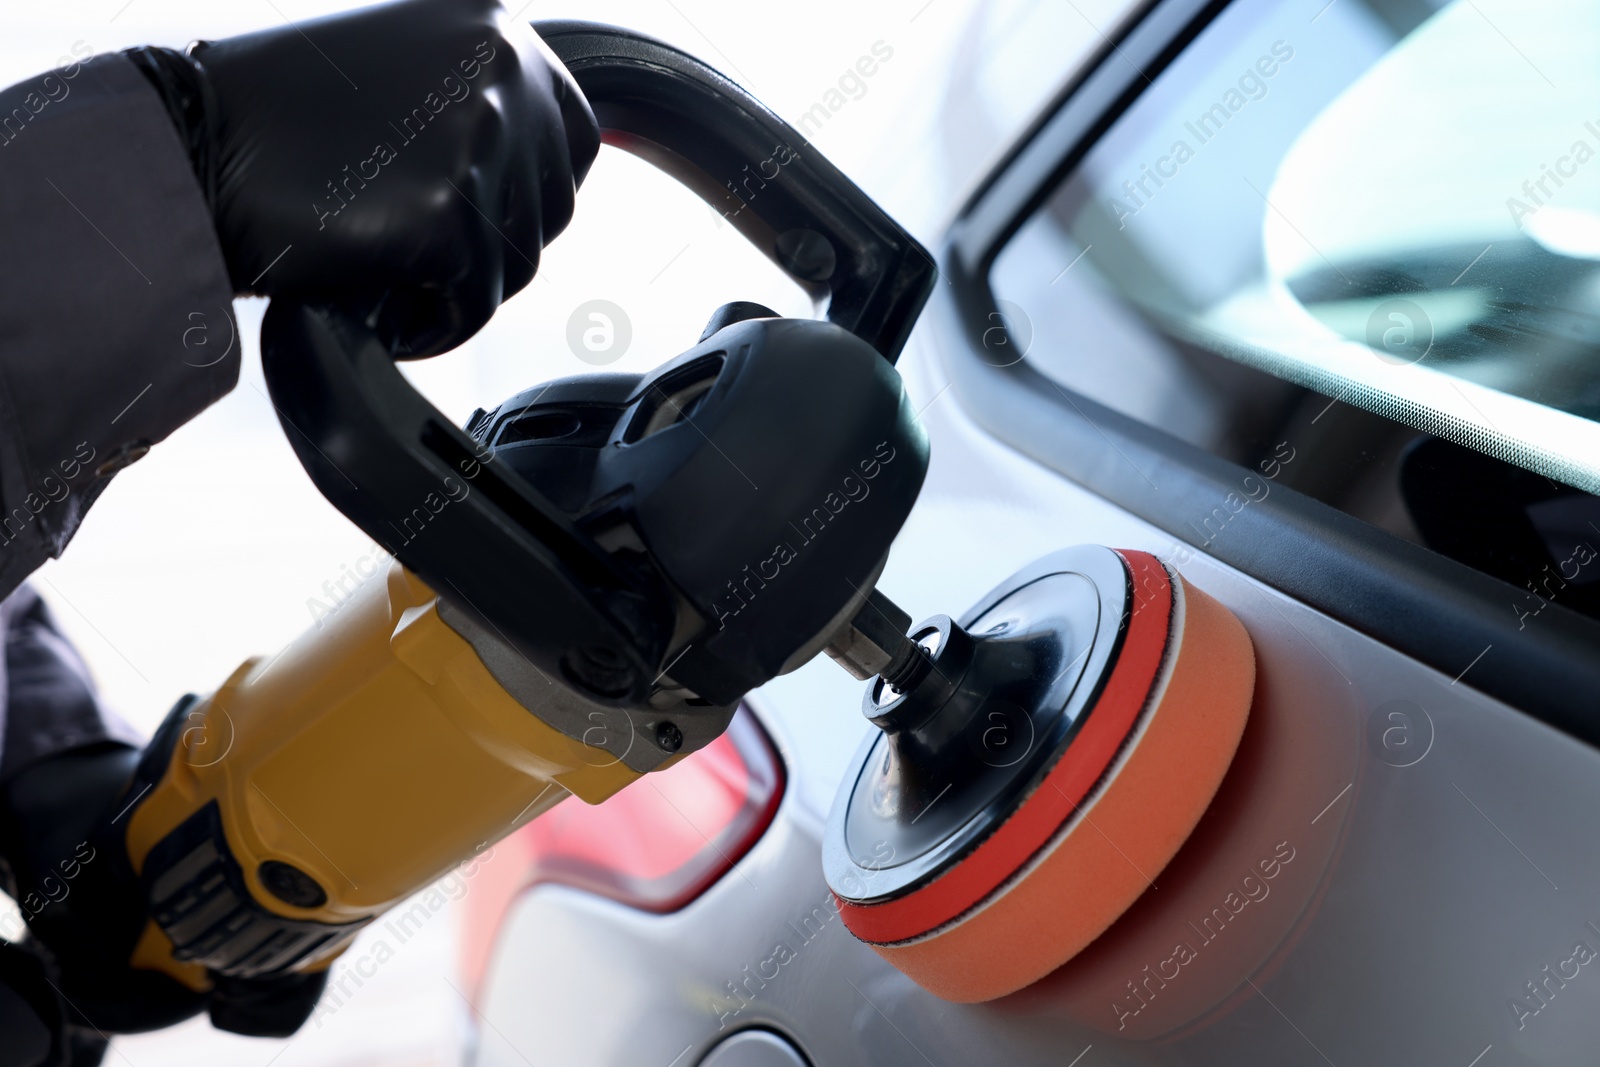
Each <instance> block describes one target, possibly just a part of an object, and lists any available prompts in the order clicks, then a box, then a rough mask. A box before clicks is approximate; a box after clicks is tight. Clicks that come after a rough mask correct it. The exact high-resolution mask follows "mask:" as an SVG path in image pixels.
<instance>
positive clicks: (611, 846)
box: [461, 707, 784, 990]
mask: <svg viewBox="0 0 1600 1067" xmlns="http://www.w3.org/2000/svg"><path fill="white" fill-rule="evenodd" d="M783 786H784V777H783V764H782V762H781V761H780V760H779V758H778V754H777V751H776V750H775V749H774V748H773V747H772V742H771V741H769V740H768V739H767V735H766V733H765V731H763V730H762V728H761V726H760V724H759V723H757V722H756V719H755V716H754V715H752V714H751V713H750V711H749V709H747V708H743V707H741V708H740V709H739V710H738V711H737V712H736V713H735V714H734V717H733V722H732V723H731V724H730V725H729V726H728V729H727V731H726V732H725V733H723V735H722V736H721V737H719V738H717V739H716V740H715V741H713V742H711V744H709V745H707V746H706V747H705V748H703V749H701V750H700V751H698V752H695V753H692V754H691V755H689V756H686V757H685V758H684V759H683V760H682V761H681V762H679V763H678V764H676V765H675V766H673V767H669V768H668V769H666V770H664V771H657V772H655V773H653V774H648V775H645V776H644V777H643V778H641V779H639V780H638V781H637V782H634V783H633V784H632V785H630V786H628V787H627V788H626V789H624V790H622V792H620V793H618V794H617V795H616V796H614V797H612V798H611V799H609V800H607V801H606V802H605V803H603V804H597V805H593V806H590V805H588V804H584V803H581V802H579V801H576V800H570V799H569V800H566V801H563V802H562V803H561V804H558V805H557V806H556V807H555V808H553V809H551V810H550V811H548V812H546V813H545V814H543V815H541V816H540V817H539V818H537V819H535V820H534V821H533V822H531V823H529V824H528V825H527V826H524V827H523V828H522V829H520V830H518V831H517V832H516V833H514V834H512V835H511V836H510V837H508V838H506V839H505V840H504V841H502V842H500V843H499V844H497V845H495V846H494V851H493V855H491V856H489V857H488V858H487V859H484V860H482V861H480V862H479V864H478V869H477V870H476V872H475V873H474V875H473V877H472V882H471V888H470V890H469V893H468V896H467V899H466V904H467V906H466V908H465V909H464V913H465V914H464V919H463V931H462V949H461V956H462V959H461V964H462V974H463V976H464V977H465V978H466V979H467V981H468V983H469V984H470V985H471V987H472V988H473V989H474V990H476V988H477V987H478V985H479V983H480V982H481V980H482V978H483V974H484V970H485V968H486V967H487V966H488V961H489V954H490V951H491V950H492V948H493V945H494V941H495V938H496V937H497V936H498V933H499V929H500V923H501V920H502V919H503V918H504V917H505V913H506V911H507V909H508V908H509V907H510V905H511V902H512V901H513V900H514V899H516V897H517V896H518V895H519V894H520V893H522V892H523V891H524V890H527V889H530V888H532V887H533V886H535V885H540V884H545V883H554V884H559V885H568V886H573V887H575V888H578V889H583V890H587V891H589V892H591V893H596V894H599V895H600V896H604V897H609V898H611V899H612V900H616V901H619V902H620V903H623V904H627V905H629V906H630V907H635V908H639V909H641V910H644V911H650V912H657V913H662V912H669V911H676V910H677V909H679V908H681V907H683V906H684V905H686V904H688V903H689V902H690V901H692V900H694V899H695V898H696V897H698V896H699V895H700V894H701V893H703V892H705V891H706V890H707V889H709V888H710V887H711V886H712V885H713V884H715V882H716V881H717V879H719V878H721V877H722V876H723V875H724V874H726V873H727V872H728V871H729V870H730V869H731V868H732V867H733V865H734V864H735V863H737V862H738V861H739V859H740V858H741V857H742V856H744V854H745V853H746V852H748V851H749V850H750V847H751V846H752V845H754V844H755V843H756V841H757V840H759V839H760V837H761V835H762V834H763V833H764V832H765V831H766V829H767V826H768V825H770V824H771V822H772V816H773V814H774V813H775V812H776V811H777V810H778V801H779V800H780V799H781V798H782V796H783Z"/></svg>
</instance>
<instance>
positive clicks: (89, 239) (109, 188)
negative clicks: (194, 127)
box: [0, 55, 239, 596]
mask: <svg viewBox="0 0 1600 1067" xmlns="http://www.w3.org/2000/svg"><path fill="white" fill-rule="evenodd" d="M231 310H232V292H231V286H230V285H229V282H228V273H227V268H226V266H225V265H224V262H223V258H222V252H221V249H220V248H219V247H218V245H217V239H216V235H215V233H214V231H213V229H212V224H211V216H210V213H209V211H208V210H207V207H206V204H205V199H204V197H203V195H202V193H201V191H200V186H199V183H198V181H197V180H196V179H195V177H194V173H193V170H192V168H191V166H190V163H189V157H188V153H187V151H186V149H185V148H184V146H183V144H182V143H181V142H180V140H179V138H178V134H177V131H176V130H175V129H174V127H173V125H172V122H171V120H170V119H169V117H168V114H167V111H166V108H165V107H164V106H163V104H162V102H161V100H160V97H159V96H158V95H157V93H156V91H155V90H154V89H153V88H152V87H151V85H150V83H149V82H148V81H146V79H145V77H144V76H143V75H142V74H141V73H139V71H138V70H137V69H136V68H135V67H134V65H133V64H132V63H131V62H129V61H128V60H127V59H126V58H125V57H123V56H121V55H106V56H97V57H95V58H93V59H90V60H87V61H85V62H82V63H71V64H68V65H66V66H63V67H61V68H58V69H56V70H53V71H50V72H48V73H45V74H41V75H38V76H37V77H34V78H31V79H29V80H27V81H25V82H22V83H19V84H17V85H14V86H12V87H11V88H9V89H5V90H3V91H0V596H5V595H6V594H8V593H10V592H11V591H12V590H13V589H15V588H16V587H17V586H18V585H19V584H20V583H21V582H22V580H23V579H24V578H26V577H27V576H28V575H29V574H30V573H31V572H32V571H33V570H34V569H35V568H37V567H38V566H39V564H41V563H43V562H44V560H45V559H46V558H48V557H51V556H58V555H60V554H61V551H62V549H63V548H65V547H66V544H67V542H68V541H69V540H70V539H71V538H72V535H73V533H74V532H75V531H76V530H77V528H78V524H79V523H80V522H81V521H82V519H83V515H84V513H85V512H86V511H87V510H88V508H89V505H90V504H92V503H93V502H94V499H95V498H96V497H97V496H98V495H99V493H100V491H101V490H102V489H104V488H105V485H106V483H107V481H108V480H109V479H110V477H111V476H112V475H113V474H114V473H115V472H116V471H117V470H118V469H120V468H121V467H122V466H126V465H127V464H128V463H129V462H132V461H133V460H134V459H137V458H139V457H140V456H142V455H143V454H144V452H145V451H146V450H148V449H149V447H150V446H151V445H152V444H154V443H155V442H158V441H160V440H162V439H163V438H165V437H166V436H167V435H168V434H170V433H171V432H172V431H173V430H175V429H177V428H178V427H179V426H181V425H182V424H183V423H185V422H187V421H188V420H189V419H191V418H193V417H194V416H195V415H197V414H199V413H200V411H202V410H203V409H204V408H205V407H206V406H208V405H209V404H211V403H212V402H213V401H215V400H217V399H218V398H219V397H221V396H223V395H224V394H225V393H227V392H228V391H229V390H230V389H232V388H233V386H234V383H235V382H236V381H237V380H238V375H239V343H238V338H237V332H236V329H235V325H234V322H233V318H232V314H231Z"/></svg>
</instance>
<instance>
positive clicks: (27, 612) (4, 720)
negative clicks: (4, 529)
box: [0, 586, 142, 782]
mask: <svg viewBox="0 0 1600 1067" xmlns="http://www.w3.org/2000/svg"><path fill="white" fill-rule="evenodd" d="M0 625H3V627H4V633H5V657H4V659H3V660H0V696H3V703H0V782H4V781H7V780H8V779H10V778H11V776H12V775H13V774H15V773H16V772H17V771H19V770H21V769H22V768H23V767H26V766H28V765H29V764H31V763H34V762H35V761H37V760H40V759H43V758H44V757H46V756H51V755H54V754H56V753H58V752H65V751H67V750H68V749H74V748H82V747H84V746H86V745H93V744H99V743H103V742H123V743H127V744H135V745H137V744H141V743H142V742H141V741H140V739H139V737H138V735H137V734H136V733H135V732H134V731H133V729H132V728H131V727H130V726H128V725H127V724H126V723H125V722H123V721H122V720H121V719H120V718H119V717H117V716H116V715H114V714H111V713H110V712H108V711H107V710H106V709H105V708H103V707H102V706H101V704H100V698H99V696H98V694H97V693H96V692H95V687H94V681H93V679H91V678H90V677H89V670H88V668H87V667H86V666H85V665H84V662H83V659H82V658H81V657H80V656H79V655H78V651H77V649H75V648H73V647H72V644H71V642H69V641H68V640H67V639H66V638H65V637H64V636H62V634H61V631H60V630H58V629H57V628H56V624H55V620H54V619H53V618H51V615H50V609H49V608H47V607H46V606H45V603H44V601H43V600H41V599H39V595H38V594H37V593H35V592H34V591H33V590H32V589H31V588H29V587H27V586H23V587H22V588H21V589H18V590H17V591H16V592H15V593H12V594H11V595H10V596H9V597H7V598H6V599H5V600H4V601H3V602H0Z"/></svg>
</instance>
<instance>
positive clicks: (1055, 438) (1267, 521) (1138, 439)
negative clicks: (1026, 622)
mask: <svg viewBox="0 0 1600 1067" xmlns="http://www.w3.org/2000/svg"><path fill="white" fill-rule="evenodd" d="M1227 3H1228V0H1156V2H1154V3H1151V4H1149V5H1147V6H1146V7H1145V8H1144V9H1143V11H1142V12H1138V13H1136V14H1135V15H1134V16H1133V17H1132V18H1130V19H1129V20H1128V21H1126V22H1125V23H1123V30H1122V31H1121V33H1120V35H1119V37H1118V38H1117V39H1107V41H1106V43H1105V45H1104V46H1103V47H1102V48H1101V49H1100V50H1099V52H1098V53H1097V54H1096V55H1095V56H1093V57H1092V58H1091V59H1090V60H1089V62H1088V63H1086V64H1085V66H1084V68H1083V73H1082V74H1081V75H1080V76H1079V77H1077V78H1076V79H1075V80H1074V81H1073V82H1072V83H1071V84H1069V85H1068V86H1066V87H1065V89H1064V90H1063V91H1062V92H1061V94H1060V95H1059V96H1058V97H1057V99H1056V101H1055V103H1054V105H1053V106H1052V107H1051V108H1050V109H1048V110H1047V111H1046V112H1045V113H1044V115H1043V116H1042V117H1041V119H1040V120H1039V121H1037V122H1036V123H1035V124H1034V126H1033V128H1032V129H1030V130H1029V131H1028V132H1027V133H1025V134H1024V135H1023V137H1022V138H1021V139H1020V140H1019V143H1018V145H1017V146H1016V147H1015V149H1014V150H1013V151H1011V152H1009V153H1008V154H1007V155H1006V156H1005V157H1004V158H1003V160H1002V162H1001V163H1000V164H999V165H998V166H997V167H996V168H995V170H994V171H993V172H992V173H991V174H990V175H989V176H988V177H987V178H986V179H985V180H984V181H983V182H982V183H980V185H979V186H978V187H977V189H976V191H975V192H974V194H973V196H972V198H971V199H969V201H968V202H967V204H966V205H965V206H964V207H963V208H962V210H961V212H960V213H959V214H958V215H957V217H956V219H955V221H954V222H953V223H952V224H951V226H950V228H949V230H948V231H947V233H946V235H945V239H944V242H943V244H942V246H941V251H940V260H941V268H942V270H943V273H944V276H945V280H946V281H947V282H948V283H949V284H948V285H946V286H941V287H940V289H939V294H938V296H937V297H936V299H935V301H934V304H933V306H932V307H931V308H930V311H931V312H932V314H933V316H935V317H936V318H937V323H936V331H935V336H936V337H938V338H941V339H943V338H959V340H960V344H958V345H955V346H947V347H946V351H945V353H944V356H945V359H944V363H945V366H946V369H947V373H948V374H949V376H950V380H951V387H952V392H954V393H955V394H956V396H957V397H958V398H959V400H960V402H961V403H962V405H963V406H964V407H965V408H967V410H968V412H969V413H970V414H971V415H972V416H973V418H974V419H975V420H976V421H977V422H978V424H979V425H980V426H982V427H983V428H984V429H985V430H986V431H987V432H988V433H990V434H991V435H993V436H994V437H996V438H998V439H999V440H1001V441H1003V442H1005V443H1006V444H1008V445H1010V446H1011V447H1013V448H1015V449H1017V450H1018V451H1020V452H1022V453H1024V454H1026V455H1028V456H1030V457H1032V458H1033V459H1035V460H1038V461H1039V462H1041V463H1043V464H1045V465H1046V466H1048V467H1050V468H1052V469H1054V470H1056V471H1057V472H1059V473H1061V474H1063V475H1066V476H1067V477H1068V478H1071V479H1072V480H1073V481H1075V482H1078V483H1080V484H1082V485H1083V486H1085V487H1086V488H1088V489H1090V490H1091V491H1093V492H1095V493H1096V494H1097V495H1099V496H1101V497H1103V498H1105V499H1107V500H1108V501H1110V502H1111V503H1113V504H1116V505H1118V506H1119V507H1122V508H1123V509H1125V510H1127V511H1129V512H1131V513H1133V514H1134V515H1137V516H1138V517H1140V518H1142V519H1144V520H1145V521H1147V522H1149V523H1151V524H1152V525H1154V526H1157V527H1159V528H1160V529H1162V530H1164V531H1166V532H1167V533H1169V534H1171V535H1173V537H1174V538H1175V539H1177V540H1178V541H1181V542H1184V543H1187V544H1190V545H1193V546H1194V547H1195V548H1196V549H1199V550H1201V551H1203V552H1204V554H1206V555H1209V556H1211V557H1212V558H1214V559H1217V560H1219V561H1221V562H1223V563H1226V564H1228V565H1230V566H1232V567H1234V568H1236V569H1238V570H1240V571H1242V572H1244V573H1245V574H1248V575H1250V576H1251V577H1253V578H1255V579H1257V580H1258V581H1261V582H1263V583H1265V584H1267V585H1269V586H1271V587H1273V588H1275V589H1277V590H1279V591H1281V592H1283V593H1285V594H1287V595H1289V596H1291V597H1293V598H1295V599H1296V600H1299V601H1300V602H1302V603H1304V604H1306V605H1308V606H1309V607H1311V608H1314V609H1315V610H1317V611H1320V612H1322V613H1323V614H1326V615H1328V616H1330V617H1332V618H1334V619H1336V620H1338V621H1340V622H1342V623H1344V624H1346V625H1348V626H1350V627H1352V628H1353V629H1355V630H1358V631H1360V632H1362V633H1364V634H1367V635H1369V636H1371V637H1373V638H1375V639H1377V640H1378V641H1381V642H1382V643H1383V644H1385V645H1388V646H1389V647H1391V648H1393V649H1395V650H1396V651H1399V652H1401V653H1402V654H1404V655H1407V656H1409V657H1411V658H1413V659H1416V660H1418V661H1420V662H1422V663H1424V664H1426V665H1428V666H1430V667H1433V668H1435V669H1436V670H1438V671H1440V672H1441V673H1443V674H1444V675H1446V676H1448V677H1451V678H1457V679H1458V681H1459V683H1460V684H1462V685H1465V686H1470V687H1472V688H1474V689H1476V690H1478V691H1480V692H1482V693H1485V694H1487V695H1488V696H1491V697H1494V698H1495V699H1497V700H1500V701H1503V702H1504V703H1506V704H1509V705H1511V706H1512V707H1515V708H1518V709H1519V710H1521V711H1523V712H1525V713H1527V714H1528V715H1530V716H1532V717H1533V718H1535V719H1538V720H1540V721H1541V722H1544V723H1547V724H1548V725H1550V726H1552V727H1554V728H1556V729H1558V730H1561V731H1564V732H1565V733H1567V734H1569V735H1571V736H1573V737H1576V738H1578V739H1580V740H1583V741H1586V742H1588V743H1589V744H1591V745H1597V746H1600V622H1596V621H1595V620H1592V619H1589V618H1587V617H1585V616H1583V615H1579V614H1578V613H1576V612H1574V611H1571V610H1570V609H1567V608H1564V607H1562V606H1561V605H1560V604H1559V603H1552V604H1551V605H1550V606H1549V607H1548V608H1547V609H1546V610H1544V611H1542V612H1540V613H1539V615H1538V616H1537V617H1533V618H1529V619H1527V620H1526V621H1522V620H1519V619H1518V617H1517V614H1516V605H1518V604H1522V603H1524V602H1525V601H1526V596H1527V594H1526V593H1525V591H1523V590H1520V589H1518V588H1517V587H1516V586H1514V585H1512V584H1510V583H1509V582H1504V581H1501V580H1500V579H1497V578H1494V577H1491V576H1489V575H1487V574H1484V573H1482V572H1480V571H1477V570H1475V569H1473V568H1471V567H1468V566H1466V565H1465V564H1461V563H1457V562H1455V561H1454V560H1451V559H1448V558H1445V557H1443V556H1440V555H1437V554H1435V553H1433V552H1431V551H1429V550H1427V549H1425V548H1422V547H1420V546H1418V545H1414V544H1412V543H1410V542H1408V541H1406V540H1404V539H1402V538H1400V537H1397V536H1395V535H1393V534H1390V533H1387V532H1385V531H1383V530H1379V529H1377V528H1376V527H1373V526H1370V525H1368V524H1367V523H1365V522H1362V521H1361V520H1359V519H1356V518H1354V517H1352V516H1350V515H1347V514H1345V513H1344V512H1341V511H1339V510H1337V509H1336V508H1333V507H1331V506H1329V505H1327V504H1323V503H1321V502H1320V501H1317V500H1314V499H1312V498H1311V497H1309V496H1306V495H1304V494H1302V493H1299V492H1296V491H1294V490H1291V489H1288V488H1279V489H1278V490H1277V491H1275V492H1273V493H1272V494H1271V495H1270V496H1268V497H1267V498H1266V499H1265V500H1263V501H1262V502H1261V503H1260V504H1257V505H1253V506H1251V507H1248V508H1245V509H1244V510H1243V511H1241V512H1240V513H1238V514H1237V515H1236V516H1235V517H1234V518H1233V519H1232V520H1231V521H1230V522H1229V524H1228V527H1227V529H1226V531H1225V533H1223V534H1222V535H1219V536H1217V537H1215V538H1214V539H1213V540H1212V541H1211V542H1210V543H1209V545H1204V546H1202V545H1201V544H1200V542H1198V541H1197V540H1196V539H1195V537H1194V534H1193V530H1192V528H1191V527H1190V526H1189V524H1190V523H1191V522H1192V521H1194V520H1195V519H1196V518H1197V517H1199V516H1205V515H1208V514H1210V512H1211V509H1212V508H1213V507H1215V506H1217V505H1218V503H1219V502H1220V501H1222V500H1223V499H1224V498H1225V497H1226V496H1227V494H1229V493H1233V492H1239V491H1240V490H1241V481H1242V479H1243V478H1244V477H1245V476H1246V475H1247V474H1248V473H1249V472H1248V471H1247V470H1246V469H1245V468H1243V467H1241V466H1238V465H1237V464H1234V463H1231V462H1229V461H1227V460H1224V459H1220V458H1218V457H1216V456H1214V455H1212V454H1211V453H1209V452H1206V451H1205V450H1203V449H1201V448H1199V447H1197V446H1194V445H1191V444H1189V443H1187V442H1184V441H1181V440H1179V439H1177V438H1175V437H1172V436H1171V435H1169V434H1167V433H1165V432H1163V431H1161V430H1159V429H1157V428H1155V427H1153V426H1151V425H1148V424H1146V423H1143V422H1140V421H1138V420H1136V419H1133V418H1131V417H1129V416H1126V415H1123V414H1122V413H1120V412H1118V411H1114V410H1112V409H1111V408H1108V407H1106V406H1104V405H1102V404H1099V403H1096V402H1095V401H1093V400H1090V399H1089V398H1088V397H1086V396H1083V395H1081V394H1078V393H1075V392H1073V391H1072V390H1070V389H1067V388H1065V387H1063V386H1061V385H1059V384H1058V383H1056V382H1055V381H1053V380H1052V379H1049V378H1047V377H1046V376H1044V375H1043V374H1041V373H1040V372H1039V371H1038V370H1036V369H1035V368H1034V367H1033V366H1031V365H1030V364H1029V363H1027V362H1026V361H1023V362H1020V363H1016V364H1014V365H1012V366H1008V367H1003V368H1002V367H996V366H994V365H993V364H992V363H991V362H988V361H986V360H985V359H984V358H983V356H982V353H983V352H984V345H983V336H984V331H985V330H986V329H988V328H989V327H992V326H993V325H994V323H996V322H998V321H999V320H998V319H997V318H994V317H993V316H995V315H996V314H997V310H996V303H995V298H994V294H993V292H992V290H991V289H990V286H989V272H990V268H991V266H992V265H993V263H994V259H995V257H996V256H997V255H998V254H999V252H1000V250H1001V248H1002V247H1003V246H1004V245H1005V243H1006V241H1008V240H1009V239H1010V238H1011V236H1012V235H1013V234H1015V233H1016V231H1017V230H1018V229H1019V228H1020V227H1021V226H1022V225H1023V224H1024V223H1025V222H1026V221H1027V219H1028V218H1029V217H1030V216H1031V215H1032V214H1033V213H1034V212H1035V211H1036V210H1038V209H1039V208H1040V207H1041V206H1042V205H1043V203H1044V202H1045V200H1046V199H1048V197H1049V196H1050V194H1051V193H1052V191H1053V190H1054V189H1055V187H1056V186H1057V185H1058V184H1059V182H1060V180H1061V179H1063V178H1065V177H1066V176H1067V175H1068V174H1069V173H1070V172H1071V170H1072V169H1073V168H1074V167H1076V166H1077V165H1078V164H1079V163H1080V162H1081V160H1082V159H1083V157H1084V155H1085V154H1086V153H1087V152H1088V150H1089V149H1090V148H1091V147H1092V146H1093V145H1094V143H1095V142H1096V141H1097V140H1098V139H1099V137H1100V136H1101V135H1102V134H1103V133H1104V132H1105V131H1106V130H1107V129H1108V128H1109V127H1110V126H1111V125H1112V124H1113V123H1114V122H1115V121H1116V120H1117V119H1118V118H1119V117H1120V116H1121V115H1122V113H1123V112H1124V111H1126V109H1127V108H1128V107H1129V105H1131V104H1132V102H1133V101H1134V100H1135V99H1136V98H1137V97H1138V96H1139V94H1140V93H1141V92H1142V91H1143V89H1144V88H1145V87H1146V86H1147V85H1148V84H1149V83H1150V82H1151V81H1153V80H1154V79H1155V78H1156V77H1157V76H1158V74H1159V73H1160V72H1161V71H1163V70H1164V69H1165V68H1166V67H1167V66H1168V64H1170V63H1171V61H1172V60H1173V59H1174V58H1176V56H1177V55H1178V54H1179V53H1180V52H1181V51H1182V50H1183V49H1184V48H1185V47H1186V46H1187V45H1188V44H1189V42H1190V41H1192V40H1193V39H1194V38H1195V37H1196V36H1197V35H1198V34H1199V33H1200V32H1201V31H1202V30H1203V29H1204V28H1205V26H1206V25H1208V24H1209V23H1210V22H1211V20H1212V19H1214V18H1215V17H1216V16H1217V14H1218V13H1219V12H1221V11H1222V9H1223V8H1225V7H1226V6H1227ZM940 344H941V345H942V346H943V345H945V342H944V341H943V340H941V341H940ZM956 349H960V350H956ZM1130 465H1131V467H1132V468H1135V469H1136V470H1137V473H1135V470H1134V469H1130ZM1452 684H1454V683H1452Z"/></svg>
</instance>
